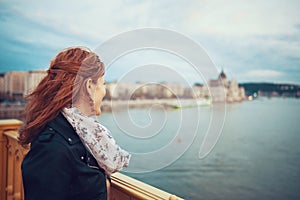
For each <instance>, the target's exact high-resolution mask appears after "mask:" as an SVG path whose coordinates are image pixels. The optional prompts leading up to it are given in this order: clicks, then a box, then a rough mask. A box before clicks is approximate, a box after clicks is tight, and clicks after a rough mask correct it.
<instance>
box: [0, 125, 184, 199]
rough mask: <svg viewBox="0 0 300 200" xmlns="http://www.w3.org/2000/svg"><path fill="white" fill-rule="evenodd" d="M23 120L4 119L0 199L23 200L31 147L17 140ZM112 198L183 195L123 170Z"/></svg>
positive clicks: (114, 180) (0, 145) (115, 181)
mask: <svg viewBox="0 0 300 200" xmlns="http://www.w3.org/2000/svg"><path fill="white" fill-rule="evenodd" d="M21 125H22V122H21V121H19V120H15V119H12V120H0V200H23V199H24V191H23V185H22V175H21V163H22V160H23V158H24V156H25V154H26V153H27V150H26V149H24V148H23V147H21V146H20V145H19V144H18V142H17V136H18V128H19V127H20V126H21ZM111 179H112V185H111V191H110V199H111V200H140V199H145V200H150V199H158V200H160V199H161V200H162V199H166V200H181V198H179V197H177V196H175V195H172V194H170V193H167V192H165V191H162V190H160V189H158V188H155V187H153V186H151V185H148V184H146V183H144V182H141V181H138V180H136V179H133V178H131V177H129V176H126V175H124V174H121V173H115V174H113V175H112V176H111Z"/></svg>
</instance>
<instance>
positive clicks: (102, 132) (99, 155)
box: [62, 107, 131, 175]
mask: <svg viewBox="0 0 300 200" xmlns="http://www.w3.org/2000/svg"><path fill="white" fill-rule="evenodd" d="M62 114H63V115H64V116H65V117H66V119H67V120H68V122H69V123H70V124H71V125H72V126H73V128H74V130H75V131H76V133H77V134H78V135H79V137H80V139H81V141H82V143H83V144H84V145H85V147H86V148H87V149H88V151H90V153H91V154H92V155H93V156H94V158H95V159H96V160H97V163H98V165H99V166H100V167H101V168H102V169H104V170H105V172H106V174H107V175H110V174H112V173H114V172H116V171H119V170H121V169H122V168H123V167H127V166H128V164H129V160H130V157H131V155H130V154H129V153H128V152H126V151H125V150H123V149H121V148H120V147H119V146H118V145H117V144H116V142H115V140H114V139H113V137H112V136H111V134H110V132H109V130H108V129H107V128H105V127H104V126H103V125H101V124H100V123H99V122H98V121H97V120H96V119H95V118H94V117H87V116H84V115H83V114H82V113H81V112H80V111H79V110H78V109H77V108H75V107H72V108H64V109H63V111H62Z"/></svg>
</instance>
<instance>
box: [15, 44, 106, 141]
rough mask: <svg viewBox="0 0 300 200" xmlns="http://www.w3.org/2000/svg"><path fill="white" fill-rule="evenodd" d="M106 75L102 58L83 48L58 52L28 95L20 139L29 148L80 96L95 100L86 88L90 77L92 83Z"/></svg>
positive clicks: (90, 100) (72, 48)
mask: <svg viewBox="0 0 300 200" xmlns="http://www.w3.org/2000/svg"><path fill="white" fill-rule="evenodd" d="M103 75H104V64H103V63H102V62H101V61H100V59H99V57H98V56H97V55H96V54H95V53H94V52H92V51H91V50H89V49H88V48H83V47H71V48H68V49H65V50H63V51H62V52H60V53H58V54H57V55H56V57H55V58H54V59H53V60H52V61H51V62H50V67H49V69H48V70H47V75H46V77H45V78H44V79H42V80H41V82H40V83H39V85H38V86H37V87H36V88H35V89H34V91H33V92H32V93H31V94H29V95H28V96H27V97H26V100H27V105H26V108H25V110H24V119H25V121H24V125H23V126H22V127H21V128H20V131H19V137H18V141H19V143H20V144H21V145H22V146H24V147H26V146H27V145H28V144H29V143H31V142H32V141H33V140H34V139H35V138H36V136H37V135H38V134H39V133H40V132H41V130H42V129H43V128H44V126H45V125H46V124H47V123H48V122H50V121H51V120H53V119H54V118H55V117H56V116H57V115H58V114H59V112H60V111H61V110H62V109H63V108H65V107H70V106H72V103H74V102H76V101H77V100H78V98H79V96H80V95H83V96H85V98H87V99H88V101H89V103H91V102H92V99H91V97H90V96H89V95H88V92H87V89H86V87H85V85H86V81H87V80H88V79H89V78H90V79H92V81H93V83H97V80H98V79H99V78H100V77H102V76H103Z"/></svg>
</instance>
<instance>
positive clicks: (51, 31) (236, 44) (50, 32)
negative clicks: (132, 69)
mask: <svg viewBox="0 0 300 200" xmlns="http://www.w3.org/2000/svg"><path fill="white" fill-rule="evenodd" d="M299 10H300V1H297V0H295V1H289V0H282V1H271V0H270V1H256V0H249V1H234V0H232V1H231V0H224V1H216V0H209V1H208V0H207V1H205V0H198V1H184V0H178V1H173V0H166V1H137V0H123V1H121V0H120V1H102V0H87V1H82V0H80V1H79V0H73V1H56V0H51V1H48V0H46V1H33V0H26V1H21V0H20V1H14V0H11V1H2V0H1V1H0V27H1V32H0V37H1V39H0V49H1V56H0V67H1V68H0V72H1V73H3V72H6V71H12V70H37V69H46V68H47V67H48V65H49V61H50V60H51V59H52V58H53V57H54V56H55V55H56V53H57V52H59V51H60V50H62V49H64V48H65V47H69V46H77V45H80V46H88V47H90V48H91V49H95V48H97V47H98V46H99V45H101V43H103V42H105V41H107V40H109V39H110V38H112V37H113V36H116V35H118V34H120V33H124V32H126V31H131V30H135V29H140V28H148V27H156V28H162V29H168V30H172V31H175V32H178V33H180V34H183V35H185V36H187V37H189V38H191V39H192V40H194V41H195V42H197V43H198V44H199V45H201V46H202V47H203V48H204V49H205V51H206V52H207V54H208V55H209V57H210V58H211V59H212V61H213V62H214V64H215V65H216V67H217V69H218V70H221V69H224V70H225V73H226V74H227V76H228V78H229V79H233V78H234V79H237V80H238V81H239V82H249V81H251V82H283V83H297V84H300V12H299ZM156 54H157V52H156ZM100 57H101V55H100ZM135 57H139V58H140V57H141V56H135ZM150 57H151V56H150ZM130 58H131V59H133V58H134V56H131V57H130ZM164 59H166V58H164ZM125 60H126V59H124V63H123V64H122V65H126V64H128V63H130V62H128V60H129V58H128V59H127V61H125ZM174 60H176V59H174ZM174 60H173V62H174ZM118 63H119V64H120V62H118ZM133 63H134V62H133ZM155 63H157V60H156V61H155ZM178 63H180V62H178ZM135 64H136V63H135ZM158 64H161V63H158ZM182 66H183V64H182ZM186 73H192V72H189V70H186ZM113 74H118V72H117V68H116V70H115V71H113V70H111V72H110V73H108V75H107V79H108V80H112V79H116V77H112V76H113ZM115 76H116V75H115ZM187 77H188V75H187Z"/></svg>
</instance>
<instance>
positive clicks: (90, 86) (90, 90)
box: [85, 78, 93, 97]
mask: <svg viewBox="0 0 300 200" xmlns="http://www.w3.org/2000/svg"><path fill="white" fill-rule="evenodd" d="M85 87H86V91H87V92H88V93H89V95H90V96H91V97H92V96H93V80H92V79H90V78H89V79H88V80H87V81H86V86H85Z"/></svg>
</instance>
